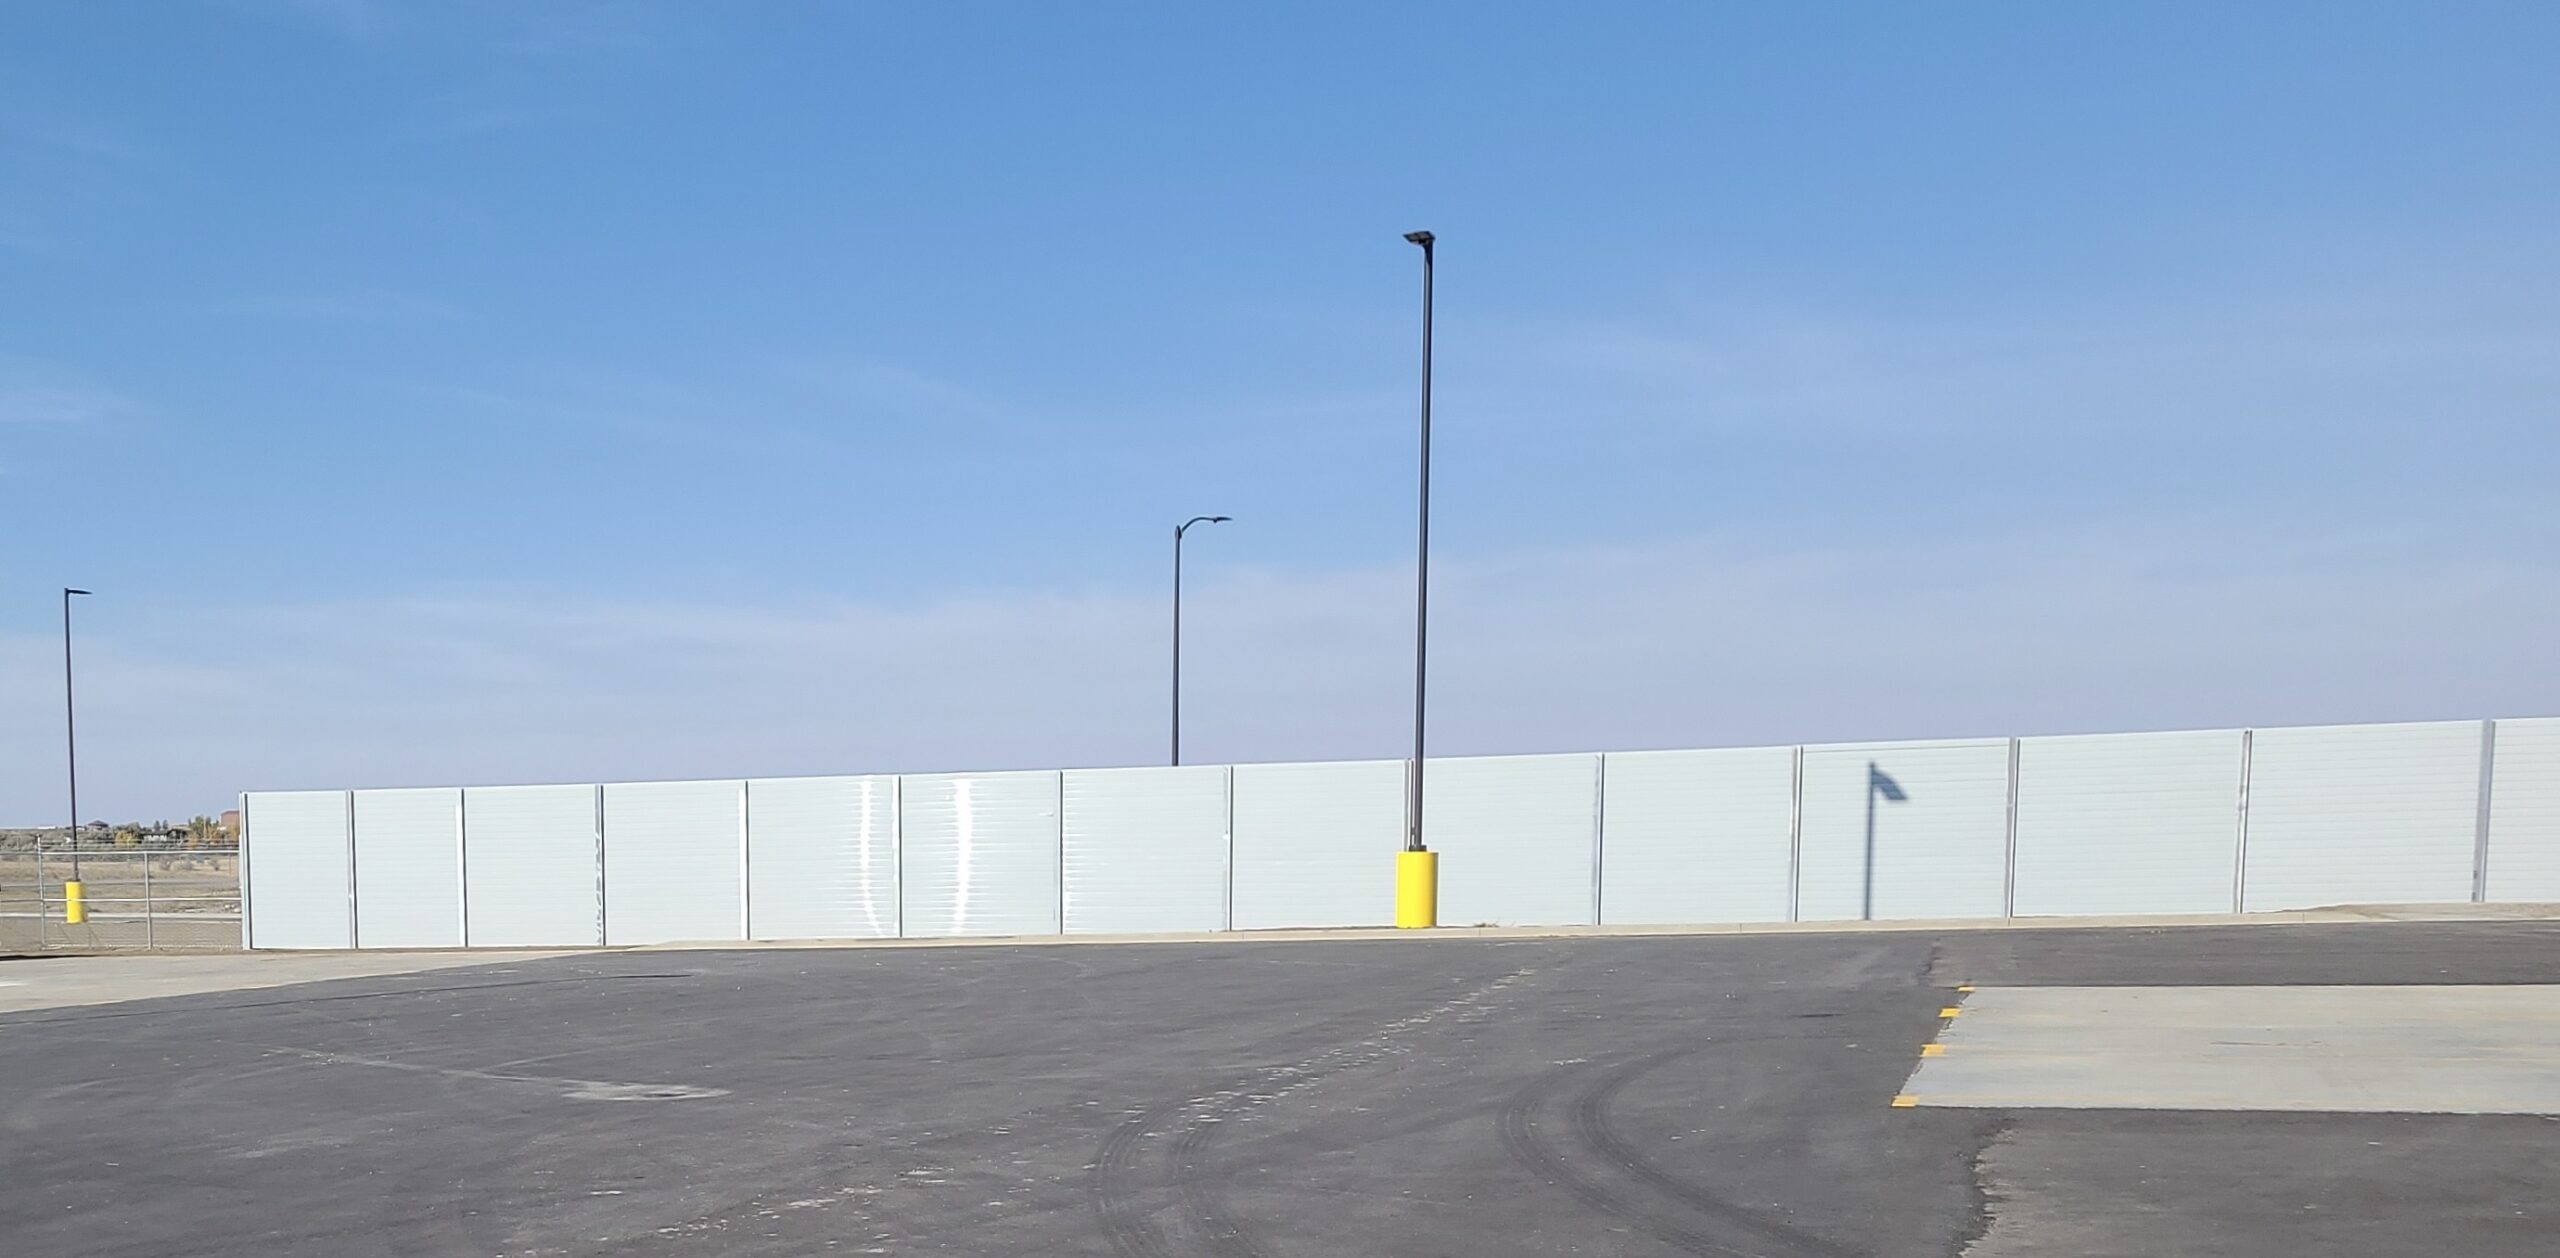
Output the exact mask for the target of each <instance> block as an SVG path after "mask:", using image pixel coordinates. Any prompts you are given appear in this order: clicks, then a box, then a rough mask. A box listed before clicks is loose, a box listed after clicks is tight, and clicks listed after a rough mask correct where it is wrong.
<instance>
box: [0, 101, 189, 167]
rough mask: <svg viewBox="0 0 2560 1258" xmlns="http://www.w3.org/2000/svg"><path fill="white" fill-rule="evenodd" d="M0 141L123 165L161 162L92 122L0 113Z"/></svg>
mask: <svg viewBox="0 0 2560 1258" xmlns="http://www.w3.org/2000/svg"><path fill="white" fill-rule="evenodd" d="M0 141H6V142H9V143H14V144H20V145H26V146H30V147H35V148H43V149H50V150H52V151H54V152H56V153H60V154H66V155H69V156H72V157H78V158H85V159H89V160H93V161H101V162H113V163H119V164H126V165H140V164H144V163H149V162H156V161H158V160H160V155H159V154H158V153H157V152H155V151H154V150H152V149H150V148H148V147H146V146H144V145H141V144H138V143H136V142H134V141H133V140H130V139H128V138H126V137H124V136H122V135H119V134H117V133H115V132H114V131H112V130H110V129H108V128H107V127H104V126H101V125H99V124H97V123H95V122H92V121H89V120H86V119H79V118H67V117H59V116H49V115H42V114H35V113H29V112H25V111H13V112H10V113H6V114H0Z"/></svg>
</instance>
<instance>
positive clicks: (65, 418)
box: [0, 359, 134, 424]
mask: <svg viewBox="0 0 2560 1258" xmlns="http://www.w3.org/2000/svg"><path fill="white" fill-rule="evenodd" d="M133 409H134V402H133V399H131V398H129V397H127V396H125V395H124V394H123V393H120V392H117V391H116V390H114V389H110V388H107V387H105V386H103V385H100V384H96V383H93V382H91V381H88V380H85V379H82V378H80V377H78V376H76V375H71V374H68V373H64V372H60V371H56V370H52V369H48V368H43V367H40V366H38V365H36V364H33V363H27V362H20V361H11V360H6V359H0V424H82V423H88V422H90V421H93V420H100V419H106V418H110V417H112V416H115V415H120V414H124V413H126V412H129V411H131V410H133Z"/></svg>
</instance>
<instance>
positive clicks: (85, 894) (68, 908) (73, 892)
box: [62, 878, 89, 926]
mask: <svg viewBox="0 0 2560 1258" xmlns="http://www.w3.org/2000/svg"><path fill="white" fill-rule="evenodd" d="M88 920H89V889H88V888H87V887H85V886H83V885H81V883H80V880H79V879H76V878H75V879H72V880H71V881H69V882H66V883H64V884H62V924H63V925H65V926H77V925H79V924H80V923H82V922H85V921H88Z"/></svg>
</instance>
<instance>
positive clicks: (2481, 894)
mask: <svg viewBox="0 0 2560 1258" xmlns="http://www.w3.org/2000/svg"><path fill="white" fill-rule="evenodd" d="M2497 769H2498V723H2497V722H2496V721H2482V722H2480V815H2479V819H2478V820H2477V821H2476V822H2474V823H2473V825H2474V829H2473V831H2472V836H2471V902H2472V903H2473V904H2486V903H2488V900H2489V791H2490V788H2491V787H2492V786H2493V785H2494V783H2493V782H2492V780H2491V779H2492V778H2493V777H2494V776H2495V774H2496V773H2497Z"/></svg>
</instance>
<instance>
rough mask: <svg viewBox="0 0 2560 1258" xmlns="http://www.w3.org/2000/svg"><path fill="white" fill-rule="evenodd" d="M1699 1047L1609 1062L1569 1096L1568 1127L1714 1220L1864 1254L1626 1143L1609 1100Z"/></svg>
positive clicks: (1791, 1247)
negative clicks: (1730, 1196)
mask: <svg viewBox="0 0 2560 1258" xmlns="http://www.w3.org/2000/svg"><path fill="white" fill-rule="evenodd" d="M1697 1051H1699V1046H1696V1045H1690V1046H1686V1047H1681V1048H1673V1049H1666V1050H1664V1051H1662V1052H1658V1053H1652V1054H1649V1055H1647V1056H1643V1057H1639V1058H1636V1059H1635V1060H1633V1061H1630V1062H1627V1063H1625V1064H1623V1065H1619V1066H1615V1067H1612V1068H1611V1069H1610V1070H1609V1071H1608V1072H1607V1073H1605V1074H1603V1075H1602V1076H1601V1077H1600V1080H1599V1081H1598V1082H1597V1083H1595V1084H1593V1085H1592V1086H1591V1087H1589V1088H1587V1089H1585V1090H1583V1092H1582V1093H1581V1094H1580V1095H1578V1096H1576V1097H1575V1098H1574V1100H1573V1132H1574V1136H1575V1138H1576V1139H1577V1140H1578V1141H1580V1142H1581V1143H1582V1145H1583V1146H1584V1147H1586V1148H1588V1149H1590V1150H1591V1151H1592V1152H1593V1153H1595V1154H1597V1155H1599V1157H1600V1159H1601V1160H1602V1161H1605V1162H1607V1163H1608V1164H1609V1165H1610V1166H1611V1167H1612V1168H1613V1169H1615V1170H1617V1171H1618V1172H1620V1173H1622V1174H1625V1175H1627V1176H1629V1177H1631V1178H1633V1179H1635V1180H1637V1181H1638V1182H1640V1183H1644V1184H1648V1185H1651V1186H1652V1187H1653V1188H1654V1189H1656V1190H1658V1191H1660V1192H1661V1193H1662V1194H1663V1195H1664V1196H1666V1197H1670V1198H1671V1199H1673V1200H1675V1201H1678V1202H1680V1203H1681V1204H1682V1205H1685V1206H1687V1207H1689V1208H1690V1209H1692V1210H1695V1211H1697V1212H1698V1213H1700V1214H1703V1215H1706V1216H1708V1217H1710V1218H1713V1219H1715V1220H1717V1221H1718V1222H1721V1223H1725V1224H1728V1225H1730V1226H1733V1227H1736V1228H1740V1229H1742V1230H1743V1231H1746V1232H1750V1233H1752V1234H1754V1235H1756V1236H1758V1237H1760V1238H1761V1239H1763V1240H1766V1241H1770V1242H1772V1243H1775V1244H1778V1245H1783V1246H1785V1247H1786V1249H1787V1250H1788V1251H1789V1252H1790V1253H1791V1254H1795V1255H1802V1256H1803V1258H1865V1255H1863V1254H1861V1253H1860V1252H1859V1251H1857V1250H1854V1249H1851V1248H1849V1247H1848V1246H1846V1245H1842V1244H1840V1243H1838V1242H1836V1241H1832V1240H1830V1239H1828V1238H1825V1237H1821V1236H1817V1235H1815V1234H1813V1233H1811V1232H1808V1231H1805V1230H1804V1229H1802V1228H1799V1227H1796V1226H1795V1225H1793V1224H1790V1223H1785V1222H1782V1221H1780V1220H1777V1219H1772V1218H1769V1217H1768V1216H1766V1215H1763V1214H1761V1213H1759V1212H1758V1211H1755V1210H1752V1209H1750V1208H1748V1207H1745V1206H1741V1205H1738V1204H1736V1203H1734V1202H1732V1201H1729V1200H1726V1199H1725V1198H1723V1197H1720V1196H1717V1195H1716V1194H1715V1193H1713V1192H1710V1191H1708V1190H1707V1188H1706V1186H1705V1185H1703V1184H1699V1183H1695V1182H1693V1181H1690V1180H1686V1179H1682V1178H1680V1177H1679V1176H1677V1175H1674V1174H1672V1173H1671V1172H1670V1171H1668V1170H1665V1169H1664V1168H1663V1167H1662V1165H1661V1164H1660V1163H1658V1162H1655V1161H1653V1160H1652V1159H1650V1158H1648V1157H1646V1156H1645V1155H1644V1154H1643V1153H1641V1152H1639V1151H1638V1150H1637V1149H1636V1147H1635V1146H1634V1145H1632V1144H1630V1143H1629V1142H1628V1141H1627V1139H1626V1137H1625V1136H1624V1135H1622V1134H1621V1133H1620V1132H1619V1131H1618V1129H1617V1127H1616V1126H1615V1125H1614V1124H1613V1123H1612V1122H1611V1121H1610V1119H1609V1107H1610V1103H1611V1102H1613V1101H1615V1100H1616V1099H1617V1096H1618V1093H1620V1092H1622V1091H1625V1090H1626V1087H1627V1085H1628V1084H1630V1083H1633V1082H1635V1081H1636V1080H1637V1079H1638V1078H1640V1077H1642V1076H1643V1075H1645V1074H1646V1073H1648V1072H1650V1071H1653V1070H1656V1069H1659V1068H1660V1067H1662V1066H1664V1065H1667V1064H1669V1063H1670V1062H1672V1061H1675V1060H1677V1059H1679V1058H1681V1057H1685V1056H1688V1055H1689V1054H1691V1053H1695V1052H1697Z"/></svg>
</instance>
